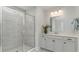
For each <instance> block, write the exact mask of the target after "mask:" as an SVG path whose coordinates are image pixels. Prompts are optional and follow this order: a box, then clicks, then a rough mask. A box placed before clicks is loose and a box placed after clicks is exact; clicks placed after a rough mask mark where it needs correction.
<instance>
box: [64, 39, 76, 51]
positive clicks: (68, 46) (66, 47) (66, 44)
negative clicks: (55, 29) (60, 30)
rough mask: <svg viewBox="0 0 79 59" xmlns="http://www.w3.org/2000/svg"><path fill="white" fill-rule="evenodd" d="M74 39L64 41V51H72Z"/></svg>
mask: <svg viewBox="0 0 79 59" xmlns="http://www.w3.org/2000/svg"><path fill="white" fill-rule="evenodd" d="M74 51H75V47H74V41H72V40H66V41H64V52H74Z"/></svg>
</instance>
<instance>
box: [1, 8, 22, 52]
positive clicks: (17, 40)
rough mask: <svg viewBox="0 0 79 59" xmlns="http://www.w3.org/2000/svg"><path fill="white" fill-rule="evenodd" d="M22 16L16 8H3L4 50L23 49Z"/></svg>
mask: <svg viewBox="0 0 79 59" xmlns="http://www.w3.org/2000/svg"><path fill="white" fill-rule="evenodd" d="M21 22H22V16H21V15H20V13H19V12H17V11H16V10H13V9H10V8H7V7H3V10H2V51H3V52H15V51H17V52H18V51H22V37H21V31H22V23H21Z"/></svg>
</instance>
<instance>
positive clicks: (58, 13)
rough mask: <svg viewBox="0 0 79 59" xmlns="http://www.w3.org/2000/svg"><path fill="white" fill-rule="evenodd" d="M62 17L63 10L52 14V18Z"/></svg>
mask: <svg viewBox="0 0 79 59" xmlns="http://www.w3.org/2000/svg"><path fill="white" fill-rule="evenodd" d="M61 15H63V10H58V11H54V12H51V13H50V16H51V17H55V16H61Z"/></svg>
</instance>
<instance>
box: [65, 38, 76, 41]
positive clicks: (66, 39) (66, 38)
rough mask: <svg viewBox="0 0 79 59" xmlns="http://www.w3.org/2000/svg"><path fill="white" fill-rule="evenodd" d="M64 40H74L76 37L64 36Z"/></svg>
mask: <svg viewBox="0 0 79 59" xmlns="http://www.w3.org/2000/svg"><path fill="white" fill-rule="evenodd" d="M64 40H67V41H75V40H77V38H76V37H64Z"/></svg>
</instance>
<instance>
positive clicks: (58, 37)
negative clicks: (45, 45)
mask: <svg viewBox="0 0 79 59" xmlns="http://www.w3.org/2000/svg"><path fill="white" fill-rule="evenodd" d="M46 38H56V39H62V38H63V37H60V36H53V35H52V36H46Z"/></svg>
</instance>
